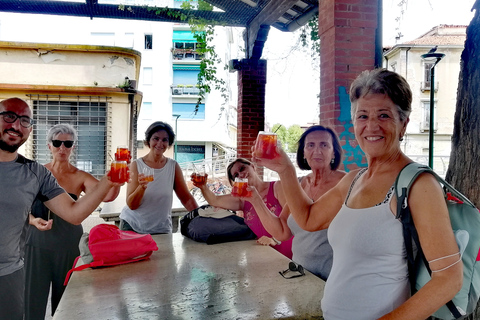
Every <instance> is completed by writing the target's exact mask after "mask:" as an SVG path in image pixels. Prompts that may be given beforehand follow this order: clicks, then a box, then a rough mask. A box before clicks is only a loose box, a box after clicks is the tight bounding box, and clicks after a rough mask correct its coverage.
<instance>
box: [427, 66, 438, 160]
mask: <svg viewBox="0 0 480 320" xmlns="http://www.w3.org/2000/svg"><path fill="white" fill-rule="evenodd" d="M438 61H439V60H437V62H438ZM437 62H435V63H434V64H433V66H432V68H431V69H430V126H429V130H428V166H429V167H430V168H432V169H433V129H434V125H433V124H434V121H435V116H434V111H435V107H434V103H435V101H434V96H435V65H436V64H437Z"/></svg>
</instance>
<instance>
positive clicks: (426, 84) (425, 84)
mask: <svg viewBox="0 0 480 320" xmlns="http://www.w3.org/2000/svg"><path fill="white" fill-rule="evenodd" d="M430 88H431V82H430V81H425V82H424V81H422V82H420V90H422V92H425V91H430ZM437 91H438V82H436V81H435V92H437Z"/></svg>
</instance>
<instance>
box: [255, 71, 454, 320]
mask: <svg viewBox="0 0 480 320" xmlns="http://www.w3.org/2000/svg"><path fill="white" fill-rule="evenodd" d="M350 101H351V104H352V110H351V113H352V122H353V125H354V131H355V136H356V140H357V141H358V143H359V145H360V147H361V148H362V150H363V152H364V153H365V155H366V160H367V163H368V169H366V170H365V171H363V172H361V173H360V174H359V170H353V171H351V172H349V173H348V174H347V175H346V176H345V177H344V178H343V179H342V180H341V181H340V182H339V183H338V184H337V185H336V186H335V187H333V188H332V189H330V191H328V192H327V193H325V194H324V195H323V196H322V197H320V198H319V199H318V200H317V201H315V202H313V201H312V200H311V199H310V198H309V197H308V196H307V195H306V194H305V193H304V192H303V190H302V188H301V187H300V185H299V183H298V181H297V178H296V174H295V168H294V167H293V165H292V162H291V161H290V159H289V158H288V156H287V155H286V154H285V152H283V151H282V150H279V154H280V156H279V157H277V158H275V159H272V160H269V159H255V160H256V161H257V163H258V164H259V165H263V166H266V167H268V168H269V169H272V170H274V171H276V172H278V174H279V176H280V179H281V180H282V186H283V188H284V193H285V196H286V198H287V204H288V205H289V207H290V209H291V211H292V214H293V216H294V218H295V220H296V221H297V223H298V224H299V225H300V227H302V228H303V229H305V230H308V231H315V230H321V229H325V228H329V230H328V239H329V241H330V244H331V245H332V248H333V266H332V271H331V273H330V276H329V279H328V281H327V284H326V286H325V291H324V297H323V299H322V310H323V312H324V316H325V319H327V320H331V319H365V320H372V319H409V320H412V319H419V320H420V319H422V320H423V319H425V318H427V317H429V316H430V315H431V314H433V313H434V312H435V311H436V310H438V309H439V308H440V307H441V306H443V305H444V304H445V303H446V302H447V301H449V300H450V299H452V298H453V297H454V296H455V294H456V293H457V292H458V291H459V290H460V288H461V286H462V280H463V276H462V272H463V266H462V263H461V261H459V259H460V256H459V250H458V246H457V244H456V242H455V238H454V235H453V231H452V227H451V225H450V221H449V217H448V211H447V207H446V205H445V201H444V197H443V192H442V189H441V187H440V185H439V184H438V182H437V181H436V180H435V178H434V177H432V176H431V175H428V174H427V175H421V176H420V177H419V178H418V179H417V180H416V182H415V183H414V184H413V186H412V189H411V193H410V197H409V207H410V209H411V213H412V217H413V219H414V221H415V225H416V228H417V232H418V234H419V238H420V242H421V246H422V248H423V251H424V253H425V256H426V258H427V260H428V261H432V262H431V263H430V268H431V269H432V270H433V271H438V272H434V273H433V274H432V279H431V280H430V282H429V283H428V284H427V285H425V286H424V287H422V288H421V289H420V290H419V291H418V292H417V293H416V294H415V295H413V296H412V297H410V295H409V285H408V279H407V278H408V277H407V262H406V255H405V247H404V243H403V235H402V224H401V222H400V221H397V220H396V219H395V214H396V199H395V197H391V198H390V197H388V194H389V192H390V189H391V188H392V186H393V184H394V182H395V179H396V177H397V175H398V174H399V172H400V170H401V169H402V168H403V167H404V166H405V165H407V164H408V163H410V162H412V160H410V159H409V158H408V157H407V156H406V155H405V154H404V153H403V152H402V150H401V148H400V141H401V140H402V139H403V136H404V135H405V132H406V127H407V124H408V122H409V115H410V112H411V103H412V93H411V90H410V88H409V85H408V83H407V82H406V80H405V79H404V78H403V77H402V76H400V75H398V74H396V73H394V72H391V71H388V70H386V69H375V70H373V71H365V72H363V73H362V74H360V75H359V76H358V77H357V79H356V80H355V81H354V82H353V83H352V85H351V87H350ZM354 179H355V181H354ZM433 260H435V261H433Z"/></svg>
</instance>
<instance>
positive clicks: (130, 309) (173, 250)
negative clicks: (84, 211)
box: [54, 233, 324, 320]
mask: <svg viewBox="0 0 480 320" xmlns="http://www.w3.org/2000/svg"><path fill="white" fill-rule="evenodd" d="M153 237H154V239H155V241H156V242H157V244H158V248H159V250H158V251H156V252H154V253H153V255H152V256H151V258H150V259H149V260H146V261H141V262H136V263H130V264H125V265H120V266H115V267H107V268H101V269H86V270H83V271H78V272H74V273H73V275H72V278H71V279H70V283H69V284H68V286H67V288H66V290H65V293H64V295H63V297H62V300H61V301H60V305H59V306H58V308H57V311H56V313H55V316H54V319H55V320H61V319H68V320H72V319H102V320H103V319H205V320H209V319H242V320H244V319H323V318H322V312H321V310H320V300H321V298H322V296H323V287H324V282H323V281H322V280H321V279H320V278H317V277H316V276H314V275H313V274H311V273H308V272H307V273H306V275H305V276H303V277H298V278H294V279H284V278H283V277H282V276H281V275H280V274H279V273H278V271H280V270H283V269H287V268H288V262H289V261H290V260H289V259H288V258H286V257H284V256H283V255H281V254H280V253H278V252H277V251H275V250H274V249H272V248H270V247H264V246H261V245H258V244H256V242H255V241H254V240H250V241H239V242H230V243H223V244H215V245H207V244H204V243H199V242H195V241H192V240H190V239H188V238H185V237H183V236H182V235H181V234H180V233H174V234H164V235H155V236H153Z"/></svg>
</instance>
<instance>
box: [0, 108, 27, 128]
mask: <svg viewBox="0 0 480 320" xmlns="http://www.w3.org/2000/svg"><path fill="white" fill-rule="evenodd" d="M0 115H2V116H3V121H5V122H6V123H14V122H15V121H17V119H20V125H21V126H22V127H24V128H30V127H31V126H32V125H33V124H34V123H35V120H33V119H32V118H30V117H27V116H19V115H18V114H16V113H15V112H13V111H2V112H0Z"/></svg>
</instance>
